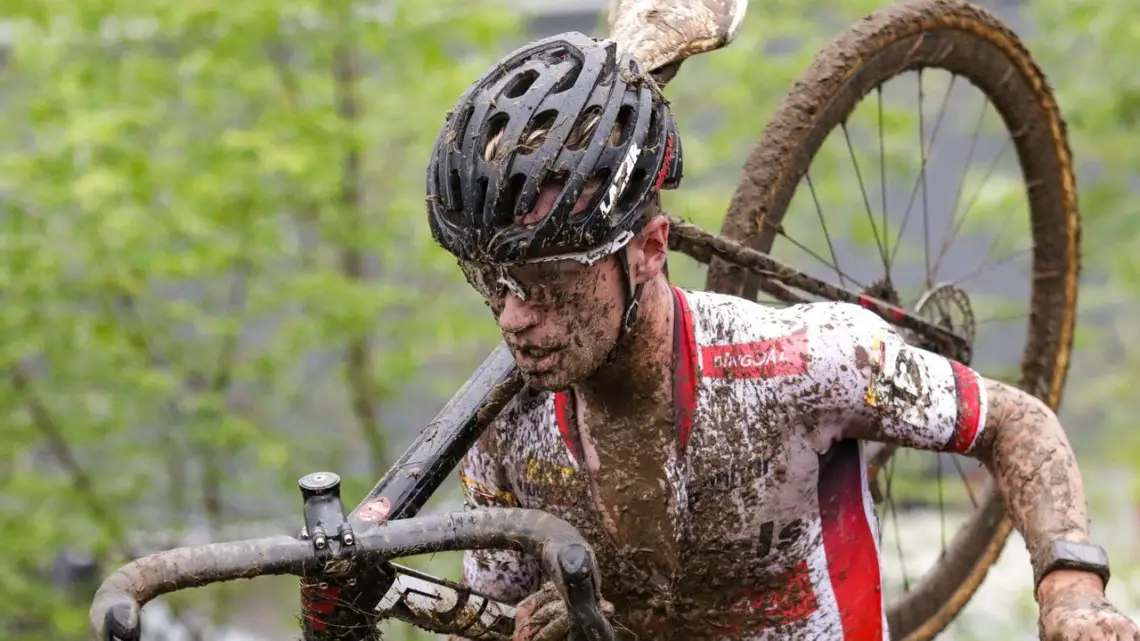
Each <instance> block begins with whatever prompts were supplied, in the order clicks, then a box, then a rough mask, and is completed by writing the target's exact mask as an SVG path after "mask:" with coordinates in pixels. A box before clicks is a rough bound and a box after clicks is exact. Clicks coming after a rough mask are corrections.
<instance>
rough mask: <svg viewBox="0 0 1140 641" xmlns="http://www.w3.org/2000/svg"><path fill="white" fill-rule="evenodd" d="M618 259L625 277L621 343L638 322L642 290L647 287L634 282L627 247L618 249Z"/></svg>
mask: <svg viewBox="0 0 1140 641" xmlns="http://www.w3.org/2000/svg"><path fill="white" fill-rule="evenodd" d="M617 260H618V265H619V266H620V267H621V273H622V277H623V278H624V279H625V311H624V312H622V315H621V329H620V330H619V331H618V340H617V342H618V343H619V344H620V343H621V342H622V340H624V339H625V337H626V336H627V335H628V334H629V332H630V331H632V330H633V326H634V325H635V324H637V313H638V311H639V310H640V309H641V292H642V291H643V290H644V289H645V284H644V283H642V284H640V285H635V284H634V282H633V270H631V269H630V268H629V253H628V252H627V251H626V247H622V248H621V249H619V250H618V252H617Z"/></svg>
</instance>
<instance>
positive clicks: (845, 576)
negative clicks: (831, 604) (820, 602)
mask: <svg viewBox="0 0 1140 641" xmlns="http://www.w3.org/2000/svg"><path fill="white" fill-rule="evenodd" d="M862 464H863V463H862V460H861V457H860V456H859V442H858V441H855V440H851V439H845V440H842V441H838V442H836V443H835V444H834V445H832V446H831V452H830V453H829V454H826V455H824V456H822V457H820V470H819V513H820V520H821V526H822V530H823V550H824V553H825V554H826V555H827V573H828V575H829V576H830V578H831V589H832V591H834V592H835V604H836V607H838V608H839V620H840V621H841V622H842V625H843V638H844V639H846V641H872V640H878V639H882V638H883V592H882V590H883V584H882V577H881V576H880V573H879V550H878V548H877V547H876V545H875V537H874V535H873V534H872V532H871V523H870V522H869V520H868V518H867V511H866V508H865V507H864V503H863V493H864V491H865V489H864V487H863V478H862V474H861V470H860V469H859V468H860V466H861V465H862Z"/></svg>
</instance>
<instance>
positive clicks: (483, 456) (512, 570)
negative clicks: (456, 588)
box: [448, 427, 541, 641]
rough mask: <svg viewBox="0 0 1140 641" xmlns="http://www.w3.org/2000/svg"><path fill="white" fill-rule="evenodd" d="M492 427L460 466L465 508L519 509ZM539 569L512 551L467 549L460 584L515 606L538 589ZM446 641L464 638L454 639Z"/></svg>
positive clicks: (457, 638) (450, 638)
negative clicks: (503, 466) (501, 462)
mask: <svg viewBox="0 0 1140 641" xmlns="http://www.w3.org/2000/svg"><path fill="white" fill-rule="evenodd" d="M496 432H497V430H496V429H495V428H494V427H492V428H490V429H488V430H487V433H486V434H484V435H483V437H482V438H481V439H480V440H479V441H478V442H477V443H476V444H475V446H474V447H472V448H471V450H469V451H468V453H467V455H466V456H465V457H464V459H463V462H462V463H461V464H460V467H459V482H460V485H462V487H463V494H464V505H465V506H466V507H467V509H474V508H478V507H518V506H519V502H518V499H517V498H516V497H515V494H514V493H513V492H512V491H511V490H510V488H509V485H508V483H507V478H506V474H505V473H504V470H503V469H502V466H501V464H500V462H499V461H500V459H499V456H498V451H497V446H496V443H495V440H496ZM540 579H541V569H540V564H539V562H538V559H535V558H533V557H530V556H527V555H524V554H522V553H521V552H514V551H511V550H468V551H466V552H464V553H463V579H462V581H461V582H462V583H463V584H464V585H466V586H468V587H470V588H471V589H472V590H475V591H476V592H479V593H480V594H484V595H486V596H489V597H491V598H492V599H495V600H497V601H502V602H504V603H517V602H519V601H521V600H522V599H523V598H525V597H526V596H527V595H529V594H531V593H532V592H535V591H536V590H538V588H539V585H540ZM448 639H449V641H459V640H461V639H463V637H458V636H453V637H449V638H448Z"/></svg>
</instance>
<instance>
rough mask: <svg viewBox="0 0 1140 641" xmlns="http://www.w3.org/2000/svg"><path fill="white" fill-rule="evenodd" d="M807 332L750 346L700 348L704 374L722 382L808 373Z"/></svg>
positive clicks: (746, 344) (799, 332) (802, 330)
mask: <svg viewBox="0 0 1140 641" xmlns="http://www.w3.org/2000/svg"><path fill="white" fill-rule="evenodd" d="M808 360H809V355H808V341H807V330H806V329H801V330H799V331H796V332H793V333H791V334H788V335H787V336H780V337H776V338H770V339H766V340H762V341H753V342H751V343H738V344H735V345H710V346H708V347H705V348H703V349H701V365H702V369H703V370H704V375H705V376H707V377H709V378H723V379H762V378H778V377H784V376H797V375H802V374H806V373H807V371H808Z"/></svg>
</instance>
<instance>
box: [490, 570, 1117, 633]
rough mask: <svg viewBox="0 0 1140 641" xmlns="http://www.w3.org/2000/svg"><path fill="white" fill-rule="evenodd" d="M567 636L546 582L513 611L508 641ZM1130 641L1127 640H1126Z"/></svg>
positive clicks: (560, 608)
mask: <svg viewBox="0 0 1140 641" xmlns="http://www.w3.org/2000/svg"><path fill="white" fill-rule="evenodd" d="M602 613H603V614H605V615H606V616H607V617H609V616H612V615H613V613H614V606H613V604H611V603H610V602H609V601H606V600H605V599H603V600H602ZM569 634H570V617H569V615H568V614H567V613H566V602H565V601H563V600H562V595H561V594H559V593H558V589H557V588H555V587H554V584H553V583H551V582H549V581H547V582H546V584H544V585H543V586H542V587H541V588H540V589H539V590H538V592H535V593H534V594H532V595H530V596H528V597H527V598H525V599H523V601H522V603H519V605H518V608H516V609H515V634H514V636H513V637H511V641H565V640H566V637H567V635H569ZM1129 641H1131V640H1129Z"/></svg>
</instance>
